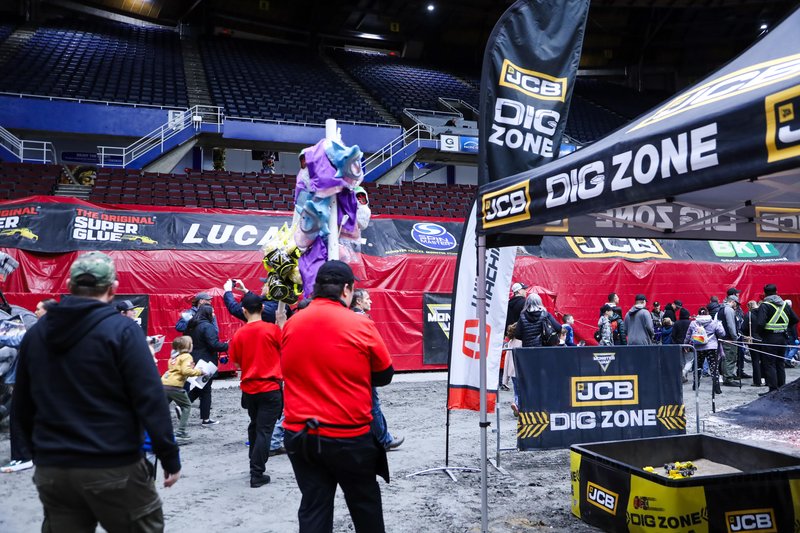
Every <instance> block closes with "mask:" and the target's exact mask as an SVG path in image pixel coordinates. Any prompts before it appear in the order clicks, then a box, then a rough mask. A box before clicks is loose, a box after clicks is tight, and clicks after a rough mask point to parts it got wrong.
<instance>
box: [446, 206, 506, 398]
mask: <svg viewBox="0 0 800 533" xmlns="http://www.w3.org/2000/svg"><path fill="white" fill-rule="evenodd" d="M476 209H477V205H476V204H473V206H472V211H471V212H470V217H469V218H468V219H467V224H466V225H465V227H464V234H463V235H464V236H463V237H462V241H463V242H462V243H461V248H460V251H459V256H458V270H457V273H456V282H455V286H454V288H453V292H454V297H453V315H452V316H453V320H452V322H451V328H450V332H451V333H450V376H449V390H448V399H447V406H448V408H449V409H471V410H474V411H477V410H479V409H480V377H481V375H480V344H479V339H480V335H485V336H486V349H487V353H486V388H487V390H488V391H490V392H489V393H488V395H487V401H486V405H487V409H488V411H490V412H491V411H493V410H494V403H495V400H496V397H497V381H498V375H499V374H498V372H499V369H500V354H501V352H502V349H503V336H504V335H505V331H504V328H505V323H506V311H507V308H508V288H509V287H510V286H511V275H512V274H513V272H514V258H515V256H516V253H517V252H516V250H515V249H514V248H508V247H507V248H489V249H487V250H486V274H485V276H486V277H485V279H486V331H484V332H481V331H480V321H479V317H478V265H477V256H478V251H477V247H476V242H475V224H476Z"/></svg>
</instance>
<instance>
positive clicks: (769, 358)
mask: <svg viewBox="0 0 800 533" xmlns="http://www.w3.org/2000/svg"><path fill="white" fill-rule="evenodd" d="M763 340H764V344H775V345H777V346H764V345H763V344H756V345H755V348H756V350H761V351H763V352H765V353H763V354H761V368H762V369H763V370H764V379H765V380H766V381H767V386H768V387H769V390H775V389H777V388H778V387H783V386H784V385H786V367H785V366H784V359H783V358H784V356H785V355H786V335H784V334H781V333H777V334H776V333H772V334H767V335H764V337H763ZM767 354H770V355H767Z"/></svg>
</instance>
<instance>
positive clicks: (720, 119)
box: [476, 9, 800, 462]
mask: <svg viewBox="0 0 800 533" xmlns="http://www.w3.org/2000/svg"><path fill="white" fill-rule="evenodd" d="M798 34H800V9H798V10H796V11H795V12H794V13H792V14H791V15H789V16H788V17H787V18H786V19H784V21H783V22H782V23H781V24H780V25H778V26H776V27H775V28H774V29H773V30H772V31H771V32H770V33H768V34H767V35H766V36H764V37H763V38H762V39H761V40H759V41H758V42H757V43H756V44H754V45H753V46H752V47H750V48H749V49H748V50H747V51H745V52H744V53H743V54H742V55H740V56H739V57H737V58H736V59H734V60H733V61H731V62H730V63H728V64H727V65H725V66H724V67H723V68H721V69H720V70H718V71H717V72H715V73H714V74H712V75H710V76H709V77H707V78H706V79H705V80H703V81H702V82H700V83H698V84H697V85H695V86H693V87H691V88H689V89H687V90H685V91H683V92H682V93H680V94H679V95H678V96H676V97H675V98H673V99H671V100H669V101H667V102H666V103H665V104H663V105H661V106H659V107H657V108H655V109H654V110H652V111H650V112H648V113H645V114H644V115H642V116H641V117H639V118H638V119H637V120H635V121H633V122H632V123H630V124H628V125H626V126H624V127H622V128H620V129H619V130H617V131H615V132H614V133H612V134H610V135H609V136H607V137H605V138H604V139H602V140H599V141H597V142H596V143H594V144H592V145H590V146H588V147H586V148H583V149H581V150H578V151H577V152H574V153H572V154H570V155H568V156H566V157H564V158H562V159H558V160H556V161H553V162H552V163H549V164H546V165H543V166H540V167H538V168H535V169H532V170H529V171H526V172H522V173H520V174H516V175H514V176H509V177H507V178H503V179H500V180H497V181H491V182H489V183H487V184H485V185H482V186H481V187H480V188H479V190H478V199H479V201H480V204H479V206H480V209H479V212H478V213H477V217H478V220H477V228H476V240H477V261H478V269H477V272H478V280H477V289H478V290H477V308H478V309H477V314H478V318H479V321H480V322H479V325H478V331H485V329H486V289H487V275H486V248H487V247H490V248H497V247H503V246H516V245H525V244H530V243H531V242H532V241H535V240H537V239H539V238H540V237H541V236H542V235H553V234H555V235H558V234H568V233H569V234H573V235H575V234H577V235H584V236H605V237H614V236H625V237H640V236H644V237H653V238H668V239H703V240H709V239H713V240H748V241H786V242H800V39H798V38H797V35H798ZM492 283H493V290H495V291H497V290H500V291H503V290H505V291H508V290H509V287H498V286H497V285H496V283H494V282H492ZM479 346H480V348H479V349H480V358H481V359H482V363H484V364H482V366H481V372H482V374H483V375H482V376H481V390H480V394H481V398H482V401H481V407H482V409H481V420H482V421H485V420H486V418H485V417H486V413H485V407H484V406H485V405H486V400H485V398H486V376H485V373H486V365H485V361H486V357H487V348H486V338H485V336H484V335H479ZM482 459H483V461H484V462H485V461H486V457H485V456H484V457H483V458H482Z"/></svg>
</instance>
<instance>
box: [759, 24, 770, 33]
mask: <svg viewBox="0 0 800 533" xmlns="http://www.w3.org/2000/svg"><path fill="white" fill-rule="evenodd" d="M767 28H769V26H768V25H767V24H766V23H765V24H762V25H761V26H759V27H758V29H759V30H761V31H764V30H766V29H767Z"/></svg>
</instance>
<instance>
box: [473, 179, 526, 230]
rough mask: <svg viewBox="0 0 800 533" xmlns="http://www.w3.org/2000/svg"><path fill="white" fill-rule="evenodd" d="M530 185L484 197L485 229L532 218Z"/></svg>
mask: <svg viewBox="0 0 800 533" xmlns="http://www.w3.org/2000/svg"><path fill="white" fill-rule="evenodd" d="M529 187H530V184H529V183H528V182H527V181H526V182H523V183H519V184H516V185H511V186H510V187H506V188H505V189H500V190H499V191H492V192H488V193H486V194H484V195H483V198H482V199H481V205H483V227H484V228H492V227H495V226H502V225H505V224H512V223H514V222H520V221H523V220H528V219H529V218H530V201H531V197H530V189H529Z"/></svg>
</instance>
